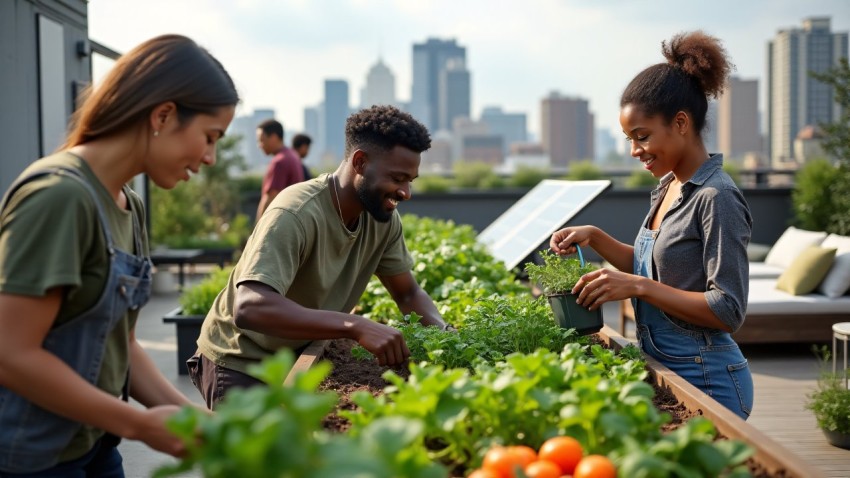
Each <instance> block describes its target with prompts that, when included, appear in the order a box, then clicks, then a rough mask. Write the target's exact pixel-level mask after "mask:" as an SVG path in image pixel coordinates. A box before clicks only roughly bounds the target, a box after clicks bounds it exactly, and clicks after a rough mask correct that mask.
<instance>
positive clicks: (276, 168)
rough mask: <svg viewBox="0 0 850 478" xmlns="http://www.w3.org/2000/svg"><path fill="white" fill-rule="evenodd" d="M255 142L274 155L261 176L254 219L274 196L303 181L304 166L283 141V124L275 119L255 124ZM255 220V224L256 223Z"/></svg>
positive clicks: (258, 217) (264, 150)
mask: <svg viewBox="0 0 850 478" xmlns="http://www.w3.org/2000/svg"><path fill="white" fill-rule="evenodd" d="M257 143H258V145H259V146H260V149H261V150H263V152H264V153H266V154H267V155H274V157H273V158H272V161H271V163H269V168H268V169H267V170H266V175H265V177H263V191H262V193H263V194H262V196H261V197H260V205H259V206H258V207H257V217H256V221H259V220H260V216H262V215H263V212H264V211H265V210H266V208H268V207H269V204H271V202H272V200H273V199H274V198H275V196H277V195H278V193H280V192H281V191H283V190H284V189H286V188H287V187H289V186H292V185H293V184H295V183H300V182H301V181H304V168H302V167H301V158H299V157H298V154H296V153H295V151H293V150H292V149H290V148H287V147H286V145H284V143H283V125H282V124H280V122H278V121H275V120H272V119H270V120H266V121H263V122H262V123H260V124H259V126H257ZM256 221H255V224H256Z"/></svg>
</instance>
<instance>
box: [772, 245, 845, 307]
mask: <svg viewBox="0 0 850 478" xmlns="http://www.w3.org/2000/svg"><path fill="white" fill-rule="evenodd" d="M835 251H836V249H825V248H823V247H819V246H809V247H808V248H807V249H805V250H803V252H801V253H800V255H799V256H797V258H796V259H794V260H793V261H792V262H791V265H789V266H788V268H787V269H785V271H783V272H782V275H781V276H779V279H777V280H776V288H777V289H779V290H784V291H785V292H788V293H789V294H791V295H803V294H808V293H809V292H811V291H813V290H815V287H817V286H818V284H820V281H822V280H823V278H824V277H825V276H826V273H827V272H829V268H830V267H831V266H832V260H833V259H834V258H835Z"/></svg>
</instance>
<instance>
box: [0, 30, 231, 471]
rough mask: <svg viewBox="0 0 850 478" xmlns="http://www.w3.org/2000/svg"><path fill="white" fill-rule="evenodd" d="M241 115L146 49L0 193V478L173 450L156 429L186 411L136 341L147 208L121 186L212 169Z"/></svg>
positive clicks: (203, 79) (172, 55)
mask: <svg viewBox="0 0 850 478" xmlns="http://www.w3.org/2000/svg"><path fill="white" fill-rule="evenodd" d="M237 102H238V95H237V93H236V90H235V88H234V86H233V82H232V81H231V79H230V77H229V76H228V75H227V72H226V71H225V70H224V69H223V67H222V66H221V64H220V63H218V61H216V60H215V59H214V58H213V57H212V56H211V55H210V54H209V53H208V52H207V51H206V50H204V49H202V48H201V47H199V46H198V45H197V44H195V43H194V42H193V41H192V40H190V39H188V38H185V37H182V36H178V35H165V36H161V37H157V38H154V39H152V40H149V41H147V42H145V43H143V44H141V45H139V46H138V47H136V48H135V49H133V50H132V51H130V52H129V53H127V54H126V55H124V56H122V57H121V58H120V59H119V60H118V61H117V62H116V63H115V65H114V66H113V68H112V70H111V71H110V72H109V74H108V75H107V77H106V78H105V79H104V80H103V81H102V83H101V84H100V85H99V86H98V87H97V88H96V89H95V90H93V91H92V92H90V95H89V96H88V97H87V98H86V99H85V101H84V103H83V104H82V105H81V107H80V109H79V110H78V111H77V112H76V113H75V118H74V124H73V127H72V129H71V131H70V133H69V135H68V138H67V139H66V142H65V145H64V146H63V147H62V148H60V151H59V152H57V153H55V154H53V155H50V156H47V157H45V158H42V159H40V160H38V161H36V162H34V163H33V164H32V165H31V166H29V167H28V168H27V169H26V170H25V171H24V172H23V173H22V174H21V176H20V177H19V178H18V180H17V181H16V182H15V184H13V185H12V187H11V188H10V189H9V190H8V192H7V193H6V194H5V195H4V199H3V202H2V203H0V350H3V353H2V354H0V477H13V476H14V477H17V476H27V477H110V478H111V477H122V476H124V472H123V467H122V460H121V456H120V454H119V453H118V451H117V449H116V445H117V443H118V441H119V439H120V438H121V437H124V438H129V439H136V440H141V441H143V442H144V443H146V444H147V445H149V446H150V447H152V448H154V449H157V450H159V451H163V452H166V453H169V454H171V455H174V456H180V455H181V454H182V453H183V451H184V445H183V443H182V442H181V440H180V439H179V438H177V437H176V436H174V435H173V434H171V432H169V431H168V430H167V428H166V426H165V422H166V420H167V419H168V418H169V417H170V416H171V415H173V414H174V413H175V412H176V411H177V410H178V409H179V407H180V406H182V405H187V404H190V403H191V401H190V400H189V399H188V398H186V397H185V396H184V395H183V394H182V393H180V392H179V391H178V390H177V389H176V388H174V386H173V385H171V384H170V383H169V381H168V380H167V379H166V378H165V377H163V376H162V374H161V372H159V370H157V369H156V367H155V365H154V364H153V362H152V361H151V360H150V358H149V357H148V356H147V355H146V354H145V352H144V350H143V349H142V348H141V346H140V345H139V344H138V342H137V341H136V339H135V335H134V332H133V330H134V327H135V317H136V312H135V311H137V310H138V308H139V307H141V306H142V305H144V304H145V303H146V302H147V299H148V297H149V294H150V281H151V264H150V260H149V258H148V257H147V254H148V251H147V241H146V239H145V238H144V234H145V231H144V228H143V225H142V221H141V219H140V218H144V211H143V205H142V202H141V199H140V198H139V197H138V196H137V195H136V194H135V193H134V192H132V191H131V190H130V188H129V187H127V186H126V183H128V182H129V181H130V180H132V179H133V177H135V176H136V175H138V174H146V175H147V176H148V177H149V178H150V179H151V180H152V181H153V182H154V183H155V184H157V185H158V186H160V187H162V188H166V189H170V188H172V187H174V186H175V185H176V184H177V182H178V181H180V180H181V179H182V180H188V179H189V171H193V172H197V171H198V170H199V168H200V167H201V165H212V164H214V162H215V143H216V141H217V140H218V139H219V138H220V137H221V136H222V135H223V134H224V131H225V130H226V129H227V126H228V125H229V123H230V121H231V119H232V118H233V112H234V107H235V104H236V103H237ZM68 217H70V218H72V219H70V220H64V219H66V218H68ZM119 238H120V240H119ZM122 249H123V250H122ZM28 258H29V259H28ZM28 261H29V262H35V263H37V264H39V265H40V266H39V268H35V269H34V268H33V267H29V266H28V264H27V263H28ZM22 278H29V282H28V281H27V280H26V279H22ZM100 284H103V286H102V288H100ZM98 291H99V292H98ZM59 318H61V320H57V319H59ZM104 374H106V375H104ZM122 384H123V387H122ZM128 396H131V397H133V398H134V399H136V400H137V401H138V402H139V403H141V404H142V405H144V406H145V407H146V408H145V409H138V408H136V407H133V406H131V405H129V404H128V403H127V401H126V400H127V398H128Z"/></svg>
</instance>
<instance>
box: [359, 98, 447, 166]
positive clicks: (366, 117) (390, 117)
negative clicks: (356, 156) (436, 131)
mask: <svg viewBox="0 0 850 478" xmlns="http://www.w3.org/2000/svg"><path fill="white" fill-rule="evenodd" d="M396 146H403V147H405V148H407V149H409V150H411V151H415V152H417V153H421V152H423V151H425V150H427V149H428V148H430V147H431V135H430V134H429V133H428V129H427V128H426V127H425V126H423V125H422V123H420V122H418V121H416V120H415V119H414V118H413V117H412V116H410V115H409V114H407V113H405V112H403V111H400V110H399V109H398V108H396V107H394V106H388V105H381V106H372V107H371V108H367V109H363V110H360V111H358V112H357V113H354V114H353V115H351V116H349V117H348V120H346V122H345V157H346V158H347V157H348V155H350V154H351V152H352V151H354V150H355V149H359V148H368V147H375V148H379V149H381V150H383V151H389V150H390V149H392V148H394V147H396Z"/></svg>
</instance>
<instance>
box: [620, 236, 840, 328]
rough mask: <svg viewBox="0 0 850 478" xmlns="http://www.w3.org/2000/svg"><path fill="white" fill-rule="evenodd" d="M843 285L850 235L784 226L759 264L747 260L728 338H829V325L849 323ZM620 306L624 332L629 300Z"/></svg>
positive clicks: (629, 312) (630, 316)
mask: <svg viewBox="0 0 850 478" xmlns="http://www.w3.org/2000/svg"><path fill="white" fill-rule="evenodd" d="M832 250H835V255H834V257H833V256H832V252H831V251H832ZM780 282H781V283H782V285H781V288H782V289H784V290H780V289H777V285H778V284H779V283H780ZM848 289H850V237H848V236H839V235H835V234H826V233H824V232H812V231H804V230H801V229H796V228H793V227H789V228H788V229H787V230H786V231H785V232H784V233H783V234H782V236H781V237H780V238H779V240H777V241H776V244H774V246H773V247H772V248H770V251H769V252H768V254H767V256H766V257H765V259H764V262H751V263H750V292H749V297H748V305H747V315H746V319H745V320H744V325H743V326H741V328H740V329H739V330H738V331H736V332H735V333H734V334H733V337H734V338H735V340H736V341H737V342H738V343H743V344H748V343H783V342H797V343H815V342H820V343H827V342H830V341H831V340H832V324H835V323H838V322H850V295H848V292H850V291H848ZM620 310H621V314H622V317H621V318H620V332H621V333H624V332H625V322H626V320H634V311H633V310H632V306H631V302H630V301H622V302H621V307H620Z"/></svg>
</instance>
